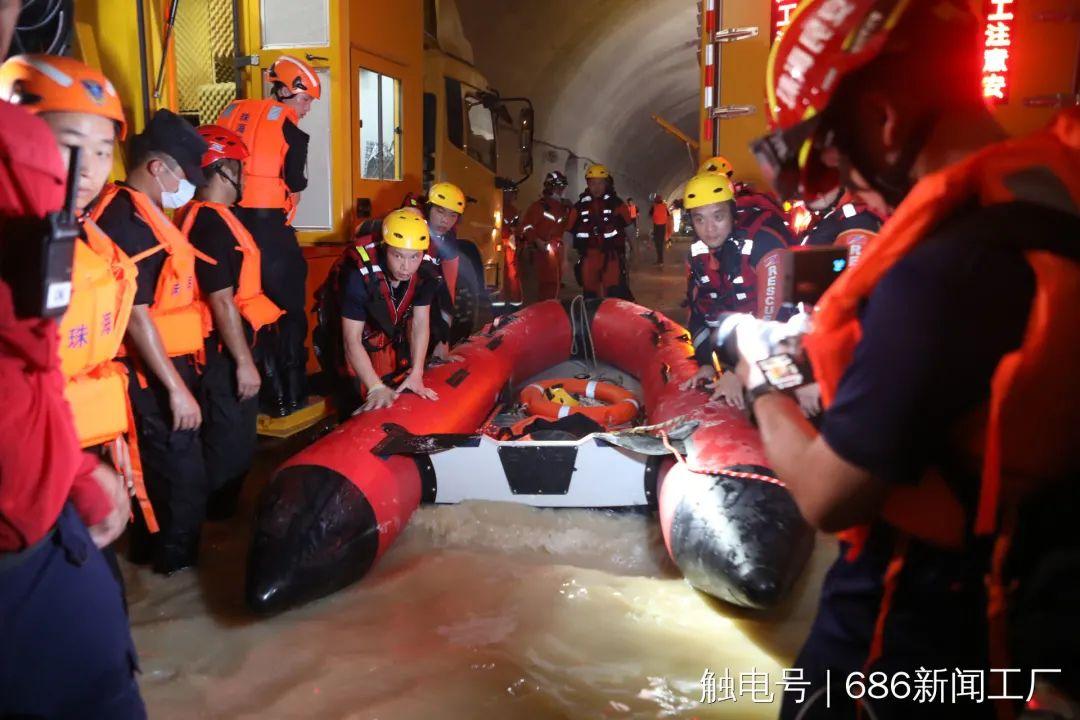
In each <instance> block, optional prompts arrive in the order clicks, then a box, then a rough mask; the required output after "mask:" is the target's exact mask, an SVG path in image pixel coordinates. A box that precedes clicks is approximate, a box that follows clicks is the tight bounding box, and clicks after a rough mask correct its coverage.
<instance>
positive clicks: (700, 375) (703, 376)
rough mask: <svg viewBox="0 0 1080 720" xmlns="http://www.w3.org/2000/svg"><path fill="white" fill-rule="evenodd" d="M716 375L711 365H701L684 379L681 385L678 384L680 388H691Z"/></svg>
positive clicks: (706, 381)
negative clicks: (687, 378) (690, 375)
mask: <svg viewBox="0 0 1080 720" xmlns="http://www.w3.org/2000/svg"><path fill="white" fill-rule="evenodd" d="M715 375H716V371H715V370H713V368H712V366H711V365H702V366H701V367H699V368H698V371H697V372H696V373H694V374H693V376H692V377H691V378H690V379H689V380H687V381H685V382H684V383H683V384H682V385H679V389H680V390H691V389H693V388H695V387H697V386H699V385H701V384H702V383H706V384H707V383H708V382H709V381H710V380H712V379H713V376H715Z"/></svg>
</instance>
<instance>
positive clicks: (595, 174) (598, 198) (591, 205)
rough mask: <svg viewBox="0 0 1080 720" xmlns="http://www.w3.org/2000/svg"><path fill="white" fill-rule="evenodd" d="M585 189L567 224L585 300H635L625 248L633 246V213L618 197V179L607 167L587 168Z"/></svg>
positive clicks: (592, 166) (591, 166)
mask: <svg viewBox="0 0 1080 720" xmlns="http://www.w3.org/2000/svg"><path fill="white" fill-rule="evenodd" d="M585 185H586V188H585V190H584V191H583V192H582V193H581V195H580V196H579V197H578V201H577V204H576V205H575V206H574V208H573V209H572V210H571V211H570V217H569V218H567V222H566V226H567V232H568V233H569V234H570V235H571V237H572V242H573V246H574V249H575V250H577V252H578V264H579V265H580V272H581V286H582V288H583V290H584V294H585V297H599V298H603V297H619V298H624V299H626V300H632V299H633V294H632V293H631V292H630V284H629V275H628V273H629V268H628V267H627V263H626V246H627V243H628V242H633V238H632V237H631V235H630V234H631V233H632V232H633V227H632V225H631V223H630V212H629V210H627V208H626V203H624V202H623V201H622V198H620V197H619V196H618V195H616V194H615V179H614V178H613V177H612V175H611V172H610V171H609V170H608V169H607V168H606V167H605V166H603V165H596V164H593V165H590V166H589V167H588V168H586V170H585Z"/></svg>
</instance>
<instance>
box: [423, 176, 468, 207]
mask: <svg viewBox="0 0 1080 720" xmlns="http://www.w3.org/2000/svg"><path fill="white" fill-rule="evenodd" d="M427 197H428V202H429V203H431V204H432V205H438V206H439V207H441V208H446V209H447V210H450V211H452V212H456V213H458V214H459V215H460V214H463V213H464V212H465V193H463V192H461V188H459V187H458V186H457V185H455V184H454V183H448V182H440V183H435V184H434V185H432V186H431V189H430V190H428V194H427Z"/></svg>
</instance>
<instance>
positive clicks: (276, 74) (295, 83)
mask: <svg viewBox="0 0 1080 720" xmlns="http://www.w3.org/2000/svg"><path fill="white" fill-rule="evenodd" d="M268 75H269V78H270V80H271V82H275V83H281V84H282V85H284V86H285V87H286V88H287V89H288V91H289V93H290V94H296V93H307V94H308V95H310V96H311V97H312V99H314V100H318V99H319V96H320V95H322V83H321V82H320V81H319V74H318V73H316V72H315V68H313V67H311V66H310V65H308V64H307V63H306V62H304V61H303V60H300V59H299V58H294V57H293V56H292V55H282V56H281V57H279V58H278V59H277V60H275V61H274V64H273V65H271V66H270V72H269V73H268Z"/></svg>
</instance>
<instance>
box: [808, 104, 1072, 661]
mask: <svg viewBox="0 0 1080 720" xmlns="http://www.w3.org/2000/svg"><path fill="white" fill-rule="evenodd" d="M1013 201H1026V202H1032V203H1036V204H1040V205H1043V206H1050V207H1052V208H1054V209H1057V210H1063V211H1065V212H1067V213H1069V214H1072V215H1074V216H1075V215H1077V214H1078V213H1077V208H1080V109H1070V110H1066V111H1064V112H1062V113H1061V114H1059V115H1058V116H1057V118H1056V119H1055V121H1054V123H1053V124H1052V125H1051V127H1050V128H1048V129H1047V130H1045V131H1042V132H1040V133H1036V134H1034V135H1031V136H1028V137H1024V138H1017V139H1013V140H1008V141H1006V142H1002V143H999V144H995V145H993V146H990V147H987V148H985V149H984V150H982V151H981V152H979V153H976V154H975V155H973V156H971V157H969V158H967V159H966V160H964V161H962V162H960V163H957V164H955V165H952V166H950V167H948V168H946V169H944V170H942V171H940V172H938V173H935V174H933V175H930V176H928V177H926V178H924V179H923V180H921V181H920V182H919V183H918V184H917V185H916V186H915V188H914V189H913V190H912V191H911V193H910V194H909V195H908V196H907V198H906V199H905V200H904V202H903V203H902V204H901V205H900V207H898V208H897V210H896V213H895V214H894V215H893V216H892V217H891V218H890V219H889V220H888V221H887V222H886V224H885V225H884V227H882V229H881V232H880V234H879V235H878V237H877V239H876V240H875V241H874V242H873V243H872V244H870V246H869V247H868V248H867V249H866V251H865V253H864V254H863V256H862V259H861V262H859V263H858V264H857V265H855V266H854V267H852V268H850V269H848V270H847V271H845V272H844V273H843V274H841V275H840V277H839V278H838V279H837V280H836V282H835V283H834V284H833V286H832V287H831V288H830V289H829V290H828V291H827V292H826V293H825V295H824V296H823V297H822V298H821V301H820V303H819V304H818V306H817V308H816V310H815V315H814V331H813V333H811V334H810V335H808V336H807V337H806V338H805V344H806V348H807V352H808V354H809V356H810V360H811V362H812V364H813V366H814V373H815V377H816V378H817V380H818V382H819V383H820V385H821V391H822V399H823V400H824V402H825V403H826V405H828V404H829V403H831V402H832V400H833V398H834V396H835V393H836V389H837V386H838V385H839V383H840V378H841V376H842V375H843V373H844V371H845V369H846V368H847V367H848V365H849V364H850V363H851V360H852V357H853V355H854V351H855V346H856V345H857V344H858V343H859V340H860V338H861V337H862V328H861V326H860V323H859V315H858V313H859V308H860V306H861V304H862V302H863V301H864V300H865V299H866V298H867V297H869V295H870V293H871V292H872V291H873V289H874V286H875V285H876V284H877V282H878V281H879V280H880V279H881V278H882V277H883V276H884V275H885V274H886V272H887V271H888V270H889V269H890V268H891V267H892V266H893V265H895V264H896V263H897V262H898V261H899V260H900V259H902V258H903V257H904V256H905V255H907V254H908V253H909V252H911V251H912V250H913V249H914V248H915V247H916V246H917V245H918V244H919V243H920V242H921V241H922V240H923V239H924V238H925V237H926V236H927V235H928V234H929V233H930V232H931V231H932V230H933V229H934V228H935V227H936V226H938V225H939V224H940V223H941V222H942V221H943V220H945V219H947V218H948V217H949V216H951V215H953V214H954V213H956V212H957V211H958V210H960V209H961V208H962V207H964V206H965V205H967V204H969V203H971V202H977V203H978V204H979V205H981V206H984V207H985V206H990V205H995V204H1003V203H1009V202H1013ZM1060 240H1063V241H1065V242H1068V243H1080V238H1077V237H1068V238H1060ZM972 242H979V238H972ZM1024 256H1025V258H1026V260H1027V262H1028V263H1029V264H1030V265H1031V267H1032V269H1033V271H1034V274H1035V294H1034V297H1033V299H1032V305H1031V313H1030V316H1029V319H1028V325H1027V329H1026V331H1025V335H1024V339H1023V342H1022V344H1021V347H1020V348H1019V349H1017V350H1016V351H1013V352H1010V353H1008V354H1006V355H1005V356H1004V357H1003V358H1002V360H1001V361H1000V363H999V364H998V366H997V368H996V369H995V372H994V375H993V378H992V380H991V386H990V400H989V404H988V407H987V408H986V410H985V412H984V413H981V414H982V415H983V417H981V418H979V421H977V422H974V423H972V424H971V427H972V430H971V431H970V433H969V434H970V438H969V439H970V445H971V447H970V449H971V450H972V456H973V457H976V458H980V460H979V462H980V463H981V473H982V481H981V489H980V494H979V503H978V508H977V512H976V517H975V523H974V530H975V532H976V533H977V534H981V535H989V534H996V541H995V552H994V555H993V561H992V569H991V578H990V582H989V583H988V598H989V600H988V616H989V620H990V628H991V642H990V647H991V667H1006V666H1007V664H1005V663H1007V658H1005V657H1004V650H1003V647H1004V631H1003V625H1002V624H1003V622H1004V616H1005V612H1004V610H1005V608H1004V605H1005V596H1006V594H1005V589H1004V561H1005V557H1006V556H1007V552H1006V550H1007V547H1008V542H1009V535H1010V534H1011V524H1012V522H1013V519H1014V518H1015V512H1016V506H1017V504H1018V501H1019V500H1020V499H1021V498H1022V497H1024V495H1025V494H1026V493H1028V492H1030V491H1031V490H1032V489H1034V488H1035V487H1038V486H1039V485H1040V481H1042V482H1045V481H1047V480H1051V479H1059V478H1063V477H1068V476H1069V475H1070V474H1071V473H1075V471H1076V469H1077V468H1076V461H1077V455H1076V448H1077V447H1078V446H1080V407H1078V406H1077V404H1076V403H1075V402H1073V400H1074V399H1075V398H1076V397H1078V396H1080V376H1078V374H1077V372H1076V368H1077V367H1080V342H1077V328H1080V317H1078V313H1080V263H1078V262H1077V261H1076V260H1075V259H1070V258H1068V257H1066V256H1064V255H1063V254H1061V253H1057V252H1051V251H1048V250H1044V249H1029V250H1026V251H1025V252H1024ZM1073 257H1075V255H1074V256H1073ZM965 427H966V426H965ZM882 519H883V520H884V521H885V522H887V523H888V524H890V525H892V526H893V527H895V528H897V529H898V530H900V531H901V534H902V537H905V536H912V537H916V538H919V539H921V540H924V541H926V542H930V543H934V544H937V545H940V546H945V547H957V546H958V545H960V544H962V543H963V542H964V536H965V528H966V527H967V520H968V518H967V517H966V513H965V511H964V509H963V506H962V505H961V504H960V502H959V500H958V499H957V498H956V496H955V494H954V493H953V491H952V490H951V489H950V488H948V486H947V485H946V484H945V482H944V480H943V479H942V478H941V477H940V476H939V475H937V474H936V473H928V475H927V477H926V478H924V479H923V481H922V482H921V483H920V484H918V485H916V486H911V487H905V486H896V487H893V488H890V492H889V495H888V496H887V498H886V501H885V505H884V508H883V511H882ZM844 537H845V539H848V540H850V541H852V542H853V545H852V548H853V550H854V551H856V552H857V551H858V549H859V547H860V546H861V542H862V541H863V540H865V537H866V531H865V529H864V528H855V529H852V530H851V531H846V532H845V534H844ZM900 544H901V545H902V544H903V542H902V541H901V543H900ZM902 562H903V558H902V552H901V551H898V552H897V554H896V555H894V559H893V562H892V563H890V573H889V574H888V575H887V577H886V587H885V600H884V602H883V606H882V614H881V616H880V617H879V623H878V630H877V632H876V634H875V640H874V646H873V647H872V649H871V658H873V657H875V656H876V654H878V653H880V650H881V639H882V624H883V618H884V615H885V613H887V605H888V600H889V598H890V597H891V590H892V588H893V587H894V585H895V582H896V579H897V578H898V577H899V567H900V566H902ZM890 577H891V581H890Z"/></svg>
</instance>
